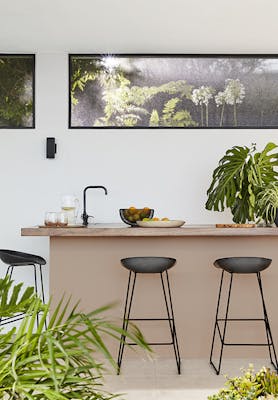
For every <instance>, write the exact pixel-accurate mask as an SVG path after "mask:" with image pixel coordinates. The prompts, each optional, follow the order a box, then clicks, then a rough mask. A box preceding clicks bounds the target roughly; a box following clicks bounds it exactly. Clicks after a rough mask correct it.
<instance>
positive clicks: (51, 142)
mask: <svg viewBox="0 0 278 400" xmlns="http://www.w3.org/2000/svg"><path fill="white" fill-rule="evenodd" d="M56 152H57V145H56V143H55V138H54V137H48V138H46V158H55V154H56Z"/></svg>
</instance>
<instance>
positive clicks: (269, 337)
mask: <svg viewBox="0 0 278 400" xmlns="http://www.w3.org/2000/svg"><path fill="white" fill-rule="evenodd" d="M224 272H225V271H224V269H223V270H222V274H221V280H220V287H219V293H218V300H217V307H216V315H215V324H214V330H213V338H212V344H211V352H210V364H211V366H212V367H213V369H214V370H215V372H216V374H217V375H219V373H220V369H221V363H222V356H223V349H224V346H267V347H268V351H269V357H270V362H271V364H272V365H273V367H274V368H275V370H276V371H277V372H278V362H277V356H276V350H275V347H274V343H273V338H272V333H271V329H270V324H269V319H268V315H267V311H266V305H265V300H264V293H263V287H262V280H261V274H260V272H257V273H256V275H257V280H258V285H259V289H260V295H261V300H262V306H263V318H228V314H229V306H230V298H231V291H232V284H233V273H231V272H227V271H226V272H227V273H229V274H230V283H229V292H228V299H227V304H226V311H225V318H218V314H219V307H220V301H221V294H222V286H223V278H224ZM219 321H224V328H223V333H221V330H220V327H219V323H218V322H219ZM228 321H264V324H265V330H266V338H267V343H226V342H225V336H226V328H227V322H228ZM216 331H217V333H218V335H219V338H220V342H221V348H220V357H219V361H218V366H216V365H215V363H214V362H213V361H212V357H213V350H214V344H215V337H216Z"/></svg>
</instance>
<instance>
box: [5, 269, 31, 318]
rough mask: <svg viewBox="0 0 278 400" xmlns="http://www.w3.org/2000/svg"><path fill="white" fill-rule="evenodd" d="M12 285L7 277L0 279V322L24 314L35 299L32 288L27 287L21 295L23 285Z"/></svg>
mask: <svg viewBox="0 0 278 400" xmlns="http://www.w3.org/2000/svg"><path fill="white" fill-rule="evenodd" d="M12 283H13V281H11V280H10V279H9V277H8V276H7V277H6V278H4V279H0V320H2V319H3V318H11V317H13V316H15V315H16V314H19V313H24V312H26V311H27V310H28V308H29V307H30V305H31V304H32V302H33V301H34V299H35V294H34V288H32V287H28V288H26V289H25V291H24V292H23V294H22V293H21V289H22V286H23V283H19V284H18V285H14V286H12ZM11 289H12V290H11Z"/></svg>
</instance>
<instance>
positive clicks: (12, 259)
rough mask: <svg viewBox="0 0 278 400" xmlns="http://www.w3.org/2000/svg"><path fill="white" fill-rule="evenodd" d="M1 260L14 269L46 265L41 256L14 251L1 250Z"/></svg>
mask: <svg viewBox="0 0 278 400" xmlns="http://www.w3.org/2000/svg"><path fill="white" fill-rule="evenodd" d="M0 260H1V261H2V262H3V263H5V264H8V265H11V266H13V267H15V266H20V265H22V266H23V265H28V264H31V265H32V264H39V265H45V264H46V261H45V259H44V258H42V257H40V256H37V255H35V254H29V253H22V252H20V251H14V250H0Z"/></svg>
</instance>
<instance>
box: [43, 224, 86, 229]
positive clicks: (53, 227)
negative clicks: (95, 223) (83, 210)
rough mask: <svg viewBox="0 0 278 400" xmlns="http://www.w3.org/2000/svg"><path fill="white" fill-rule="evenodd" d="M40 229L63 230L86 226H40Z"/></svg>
mask: <svg viewBox="0 0 278 400" xmlns="http://www.w3.org/2000/svg"><path fill="white" fill-rule="evenodd" d="M39 228H48V229H56V228H58V229H61V228H85V226H84V225H81V224H75V225H65V226H47V225H39Z"/></svg>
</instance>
